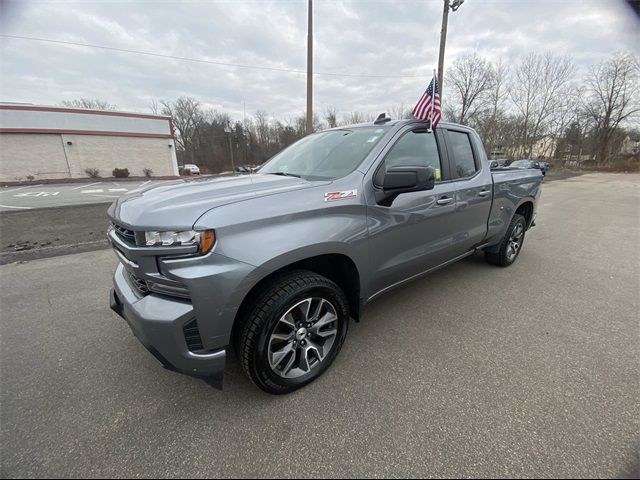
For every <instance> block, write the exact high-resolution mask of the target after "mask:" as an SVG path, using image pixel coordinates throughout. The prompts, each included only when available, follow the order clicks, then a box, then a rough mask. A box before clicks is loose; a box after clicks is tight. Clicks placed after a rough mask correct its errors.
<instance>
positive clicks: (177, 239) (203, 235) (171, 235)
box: [144, 230, 216, 254]
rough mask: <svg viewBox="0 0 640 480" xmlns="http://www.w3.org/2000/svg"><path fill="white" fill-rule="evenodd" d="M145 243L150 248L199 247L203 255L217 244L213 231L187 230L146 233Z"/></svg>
mask: <svg viewBox="0 0 640 480" xmlns="http://www.w3.org/2000/svg"><path fill="white" fill-rule="evenodd" d="M144 239H145V243H146V245H147V246H148V247H157V246H162V247H171V246H174V245H197V246H198V251H199V252H200V253H201V254H204V253H207V252H208V251H209V250H211V247H213V244H214V243H215V242H216V235H215V233H214V231H213V230H203V231H200V232H196V231H195V230H185V231H182V232H145V233H144Z"/></svg>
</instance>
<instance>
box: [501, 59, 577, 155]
mask: <svg viewBox="0 0 640 480" xmlns="http://www.w3.org/2000/svg"><path fill="white" fill-rule="evenodd" d="M573 71H574V66H573V63H572V62H571V60H570V59H569V58H568V57H557V56H554V55H553V54H551V53H547V54H545V55H541V54H538V53H530V54H529V55H527V56H526V57H524V58H523V59H522V61H521V62H520V64H519V65H518V67H517V68H516V70H515V76H514V79H513V84H512V85H511V89H510V96H511V99H512V101H513V104H514V106H515V107H516V110H517V111H518V113H519V122H520V126H521V128H520V135H519V137H520V150H521V151H520V153H521V154H523V155H525V156H527V157H529V156H531V152H532V149H533V144H534V143H535V142H536V141H537V140H540V138H541V137H542V136H543V134H544V133H546V132H545V127H547V125H546V124H545V122H547V121H548V119H549V117H550V116H551V115H552V113H553V112H554V111H555V109H556V108H557V106H558V104H559V103H560V102H561V101H562V90H563V89H564V88H565V87H566V86H567V84H568V82H569V80H570V79H571V76H572V74H573Z"/></svg>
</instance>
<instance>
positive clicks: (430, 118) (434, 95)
mask: <svg viewBox="0 0 640 480" xmlns="http://www.w3.org/2000/svg"><path fill="white" fill-rule="evenodd" d="M432 82H433V91H432V92H431V111H430V112H429V132H432V131H433V109H434V108H435V98H436V88H437V85H438V80H436V69H435V68H434V69H433V80H432Z"/></svg>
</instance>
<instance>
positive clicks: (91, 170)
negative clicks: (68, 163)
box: [84, 168, 100, 178]
mask: <svg viewBox="0 0 640 480" xmlns="http://www.w3.org/2000/svg"><path fill="white" fill-rule="evenodd" d="M84 173H86V174H87V175H89V177H91V178H100V170H98V169H97V168H85V170H84Z"/></svg>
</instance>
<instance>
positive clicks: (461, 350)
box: [0, 174, 640, 478]
mask: <svg viewBox="0 0 640 480" xmlns="http://www.w3.org/2000/svg"><path fill="white" fill-rule="evenodd" d="M639 245H640V175H637V174H634V175H632V174H617V175H616V174H588V175H583V176H580V177H574V178H570V179H567V180H560V181H555V182H552V183H549V184H546V185H545V186H544V191H543V196H542V199H541V201H540V207H539V216H538V221H537V226H536V227H535V228H534V229H532V230H531V231H530V232H529V233H528V234H527V238H526V241H525V245H524V250H523V252H522V254H521V256H520V258H519V259H518V262H517V263H516V264H515V265H513V266H512V267H510V268H507V269H501V268H497V267H493V266H490V265H488V264H486V263H485V262H484V260H483V259H482V257H481V256H474V257H471V258H468V259H465V260H463V261H461V262H459V263H457V264H455V265H452V266H450V267H448V268H446V269H443V270H440V271H438V272H436V273H434V274H432V275H430V276H428V277H425V278H423V279H420V280H417V281H415V282H413V283H411V284H410V285H408V286H406V287H404V288H401V289H398V290H395V291H394V292H392V293H390V294H387V295H385V296H383V297H381V298H380V299H379V300H376V301H375V302H374V303H373V304H371V305H370V306H369V307H368V309H367V311H366V312H365V315H364V318H363V320H362V322H361V323H359V324H353V323H352V324H351V327H350V331H349V335H348V337H347V341H346V343H345V346H344V348H343V350H342V353H341V354H340V356H339V357H338V359H337V360H336V362H335V364H334V365H333V367H332V368H331V369H329V370H328V371H327V372H326V374H325V375H324V376H323V377H321V378H320V379H319V380H318V381H317V382H315V383H314V384H312V385H310V386H308V387H306V388H304V389H303V390H301V391H298V392H296V393H294V394H292V395H289V396H285V397H274V396H269V395H267V394H264V393H262V392H261V391H259V390H258V389H257V388H255V387H253V386H252V385H251V383H250V382H249V381H248V380H247V379H246V378H245V377H244V375H243V374H242V372H241V370H240V366H239V365H238V363H237V362H235V361H230V362H229V363H228V365H227V370H226V373H225V389H224V391H218V390H214V389H212V388H211V387H209V386H208V385H206V384H205V383H204V382H202V381H199V380H196V379H192V378H188V377H185V376H182V375H178V374H175V373H172V372H169V371H166V370H163V369H162V368H161V367H160V365H159V364H158V363H157V361H156V360H155V359H154V358H153V357H152V356H151V355H150V354H149V353H148V352H147V351H146V350H144V348H143V347H142V346H141V345H140V344H139V343H138V341H137V340H136V339H135V338H134V337H133V336H132V335H131V333H130V332H129V330H128V328H127V326H126V325H125V323H124V321H122V320H120V319H119V318H118V317H117V316H116V315H115V314H113V313H112V312H111V311H110V310H109V307H108V299H107V296H108V291H109V288H110V283H111V278H110V275H111V273H112V272H113V270H114V267H115V264H116V259H115V256H114V255H113V254H112V253H111V252H110V251H108V250H100V251H95V252H89V253H81V254H74V255H67V256H59V257H55V258H47V259H41V260H33V261H28V262H24V263H12V264H9V265H4V266H0V283H1V288H0V300H1V305H2V309H1V322H0V326H1V334H2V335H1V336H0V346H1V351H0V356H1V361H2V369H1V377H2V378H1V380H2V381H1V386H2V388H1V392H0V396H1V397H0V398H1V400H2V401H1V412H0V413H1V415H0V432H1V435H2V458H1V467H0V475H2V477H10V478H15V477H36V476H38V477H42V476H53V477H61V476H63V477H104V476H117V477H155V478H157V477H176V476H179V477H184V478H188V477H204V476H207V477H219V476H231V477H255V476H279V477H300V476H301V477H309V476H320V477H322V476H327V477H329V476H330V477H385V476H392V477H405V476H408V477H417V476H420V477H424V476H426V477H532V476H533V477H570V478H581V477H635V478H637V477H638V475H639V474H640V471H639V470H638V465H639V457H638V448H639V445H640V444H639V432H640V368H639V367H640V341H639V340H640V324H639V320H638V318H639V317H638V315H639V313H640V304H639V301H640V295H639V292H640V249H639Z"/></svg>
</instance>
